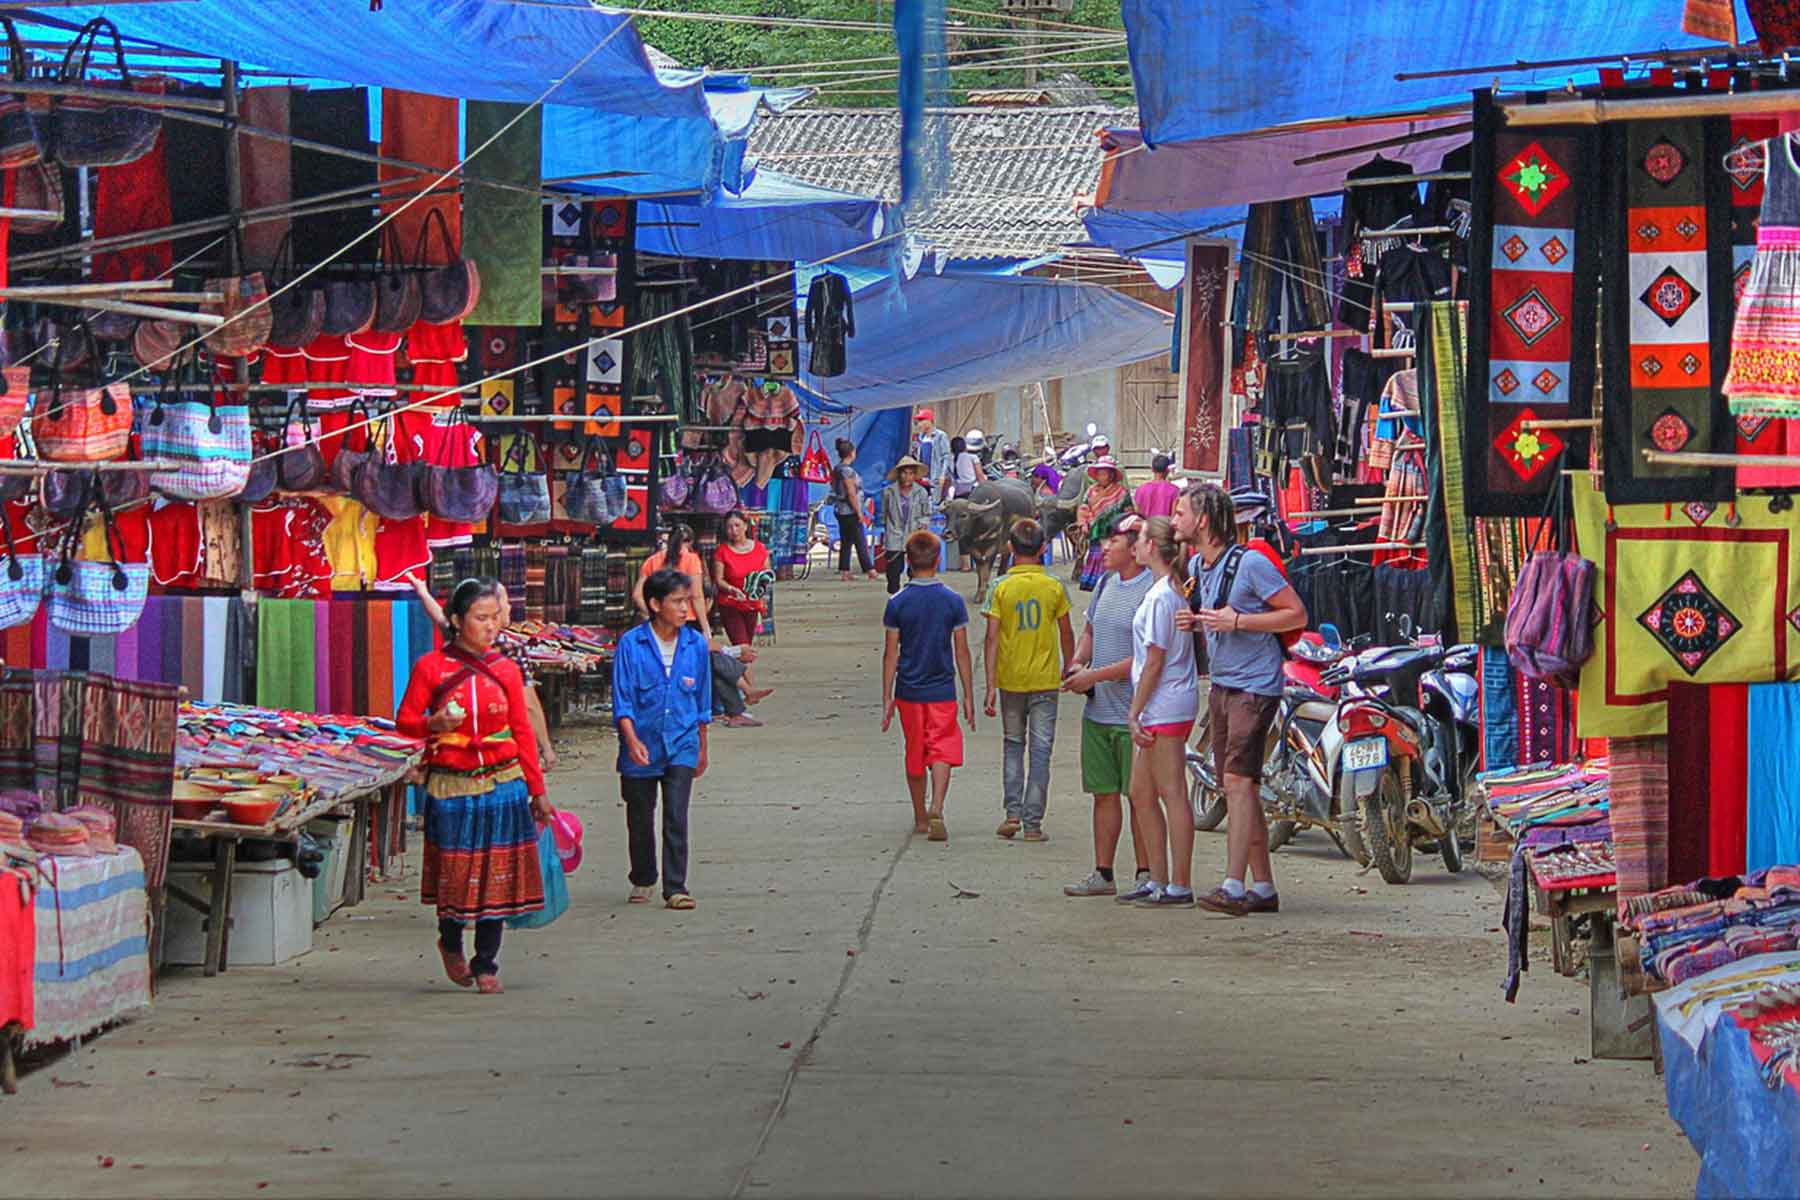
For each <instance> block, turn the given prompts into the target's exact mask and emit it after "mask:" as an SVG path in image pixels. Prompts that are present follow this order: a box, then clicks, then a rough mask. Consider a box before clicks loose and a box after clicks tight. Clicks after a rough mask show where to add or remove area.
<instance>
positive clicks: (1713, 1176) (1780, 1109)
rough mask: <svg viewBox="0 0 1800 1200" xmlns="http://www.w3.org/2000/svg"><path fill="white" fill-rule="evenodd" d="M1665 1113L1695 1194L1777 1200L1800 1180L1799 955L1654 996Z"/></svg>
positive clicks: (1753, 962) (1714, 974)
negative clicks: (1685, 1152)
mask: <svg viewBox="0 0 1800 1200" xmlns="http://www.w3.org/2000/svg"><path fill="white" fill-rule="evenodd" d="M1654 999H1655V1006H1656V1018H1657V1032H1658V1034H1659V1037H1660V1042H1661V1047H1662V1057H1663V1065H1664V1075H1663V1083H1664V1087H1665V1089H1666V1091H1667V1093H1668V1101H1669V1115H1670V1116H1671V1117H1673V1118H1674V1119H1675V1122H1676V1123H1677V1124H1678V1125H1680V1126H1681V1129H1682V1132H1683V1133H1685V1134H1686V1135H1687V1139H1688V1142H1689V1143H1690V1144H1692V1146H1693V1147H1694V1151H1695V1153H1697V1154H1698V1155H1699V1156H1700V1171H1699V1178H1698V1180H1697V1181H1696V1183H1695V1186H1694V1194H1695V1195H1696V1196H1698V1197H1714V1196H1782V1195H1788V1194H1790V1193H1792V1192H1793V1190H1794V1180H1795V1179H1797V1178H1800V1070H1796V1066H1795V1056H1796V1053H1797V1052H1800V951H1792V950H1790V951H1785V952H1781V953H1772V954H1757V955H1753V956H1751V957H1749V958H1744V959H1741V960H1739V961H1737V962H1733V963H1730V964H1728V965H1726V966H1723V967H1719V968H1716V969H1714V970H1711V971H1707V972H1704V973H1702V974H1699V975H1696V976H1694V977H1693V978H1691V979H1689V980H1687V981H1686V982H1684V983H1680V984H1677V985H1676V986H1674V987H1671V988H1669V989H1668V990H1666V991H1664V992H1662V993H1660V994H1658V995H1657V996H1656V997H1655V998H1654Z"/></svg>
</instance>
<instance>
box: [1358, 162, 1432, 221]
mask: <svg viewBox="0 0 1800 1200" xmlns="http://www.w3.org/2000/svg"><path fill="white" fill-rule="evenodd" d="M1412 173H1413V169H1412V168H1411V167H1410V166H1408V165H1407V164H1406V163H1403V162H1395V161H1394V160H1393V159H1391V158H1383V157H1381V155H1379V154H1377V155H1376V156H1375V157H1374V158H1372V159H1370V160H1369V161H1368V162H1366V163H1364V164H1363V165H1362V166H1360V167H1357V168H1356V169H1355V170H1353V171H1350V172H1349V173H1348V174H1346V175H1345V176H1344V182H1345V183H1349V182H1351V181H1352V180H1362V179H1407V178H1410V177H1411V176H1412ZM1418 208H1419V185H1418V184H1416V183H1387V184H1377V185H1374V186H1372V187H1346V188H1345V189H1344V229H1345V232H1346V233H1348V234H1349V235H1350V236H1351V237H1357V236H1359V235H1360V234H1361V233H1362V232H1363V231H1364V230H1365V229H1387V228H1389V227H1391V226H1392V225H1393V224H1394V223H1395V222H1396V221H1399V220H1400V219H1401V218H1403V217H1410V216H1414V215H1415V214H1416V213H1417V211H1418Z"/></svg>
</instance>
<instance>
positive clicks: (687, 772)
mask: <svg viewBox="0 0 1800 1200" xmlns="http://www.w3.org/2000/svg"><path fill="white" fill-rule="evenodd" d="M692 587H693V581H692V580H690V579H689V578H688V577H687V576H686V575H683V574H682V573H681V572H680V571H671V570H667V569H664V570H661V571H657V572H655V573H654V574H652V575H651V576H650V577H649V578H648V579H646V580H645V581H644V604H645V606H646V607H647V608H648V609H649V610H650V619H649V620H648V621H646V622H645V623H644V624H642V625H638V626H635V627H634V628H632V629H629V630H627V631H626V632H625V634H624V636H623V637H621V638H620V639H619V646H618V649H617V650H616V651H615V652H614V654H613V723H614V724H615V725H617V726H618V727H619V791H620V794H621V795H622V796H623V797H624V800H625V830H626V835H627V840H628V842H629V844H630V850H631V903H633V904H647V903H649V901H650V894H651V890H652V889H653V888H654V887H655V885H656V793H657V789H658V787H659V786H660V787H661V789H662V806H663V823H662V879H663V903H664V904H666V905H668V906H669V907H670V908H675V909H689V908H693V907H694V898H693V896H691V895H690V894H689V893H688V890H687V860H688V836H687V832H688V800H689V799H690V797H691V796H692V795H693V791H694V780H696V779H698V778H700V777H701V776H702V775H704V774H706V726H707V723H708V722H710V721H711V720H712V664H711V661H710V653H711V652H710V649H709V647H708V646H707V643H706V639H705V638H704V637H702V636H701V635H700V632H699V631H698V630H696V629H691V628H689V626H688V617H689V616H690V615H691V610H692V607H693V596H692V591H691V589H692Z"/></svg>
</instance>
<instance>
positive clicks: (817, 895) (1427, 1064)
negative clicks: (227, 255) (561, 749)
mask: <svg viewBox="0 0 1800 1200" xmlns="http://www.w3.org/2000/svg"><path fill="white" fill-rule="evenodd" d="M952 579H953V580H955V581H956V582H957V583H958V584H959V586H960V587H961V589H962V590H963V591H964V592H965V593H967V592H969V591H971V590H972V587H973V584H972V582H971V581H970V577H967V576H953V577H952ZM784 588H785V590H784V592H783V600H782V606H781V613H782V625H781V634H780V644H779V645H778V646H775V647H773V648H771V649H769V650H768V651H766V655H765V658H764V660H763V663H762V667H761V669H762V671H763V673H764V679H765V680H766V681H767V682H770V683H775V684H778V685H779V687H780V690H779V692H778V693H777V694H776V696H775V697H773V698H772V699H771V700H769V701H768V702H767V703H766V704H765V705H763V706H762V708H761V709H760V710H759V712H760V715H761V716H763V717H764V718H765V719H767V720H768V722H769V725H768V727H767V728H765V729H760V730H719V731H718V732H717V736H716V737H715V739H714V741H713V746H714V752H713V767H712V770H711V771H710V772H709V773H708V775H707V776H706V778H705V779H704V781H703V782H702V784H701V787H700V788H699V791H698V793H697V796H696V800H695V804H694V811H693V818H692V828H693V844H694V848H695V861H694V864H693V867H692V869H691V872H690V881H691V884H692V886H693V889H694V892H695V895H696V896H697V897H698V899H699V901H700V907H699V908H698V909H697V910H696V911H693V912H688V913H672V912H668V911H666V910H664V909H662V908H661V907H656V906H652V907H642V906H638V907H627V905H626V903H625V896H626V891H627V886H628V885H627V882H626V879H625V853H624V845H623V841H624V839H623V834H624V828H623V816H622V810H621V809H620V807H619V804H618V795H617V785H616V782H615V779H616V776H615V775H614V772H613V769H612V756H613V743H612V740H611V737H610V735H602V734H600V733H598V732H596V731H588V732H579V731H572V732H571V733H570V736H569V738H568V739H567V741H566V745H567V747H568V752H567V753H566V754H565V757H564V764H563V766H562V768H561V769H560V770H559V771H558V772H557V773H556V774H555V775H554V776H553V777H552V779H553V785H554V786H553V792H554V796H555V799H556V800H557V802H558V803H560V804H562V805H565V806H568V807H572V808H574V809H575V810H576V811H578V812H579V813H580V814H581V815H582V817H583V819H584V820H585V821H586V823H587V829H588V844H587V857H586V863H585V865H584V866H583V867H582V869H581V871H580V872H579V873H578V874H576V875H575V876H573V877H572V878H571V881H570V882H571V890H572V892H573V896H574V906H573V908H572V909H571V911H570V912H569V913H568V914H567V915H566V916H564V917H563V918H562V919H561V920H559V921H558V922H557V923H556V924H555V925H553V926H552V927H550V928H548V929H546V930H542V931H538V932H535V933H517V932H515V933H511V934H509V935H508V937H507V942H506V946H505V950H504V953H503V955H502V962H503V965H504V977H505V982H506V987H507V992H506V994H505V995H504V996H503V997H498V998H487V997H480V996H477V995H475V994H473V993H471V992H465V991H460V990H458V989H456V988H454V987H452V986H450V984H448V983H447V982H446V981H445V980H444V979H443V977H442V974H441V970H440V968H439V965H438V961H437V955H436V954H435V953H434V952H433V949H432V934H433V922H432V919H431V916H430V914H429V913H428V912H427V910H425V909H424V908H422V907H421V906H420V905H419V904H418V903H417V902H416V899H414V897H415V896H416V888H417V881H416V870H415V873H414V876H413V877H411V878H409V879H408V880H407V881H406V882H405V883H404V884H398V883H396V884H390V885H386V886H380V887H376V888H374V889H373V891H372V895H371V899H370V901H369V902H368V903H367V904H365V905H364V906H362V907H360V908H358V909H355V910H351V911H348V912H345V913H340V914H339V915H337V916H336V917H334V918H333V919H332V920H331V921H330V922H329V923H327V924H326V925H325V926H324V927H322V928H321V929H320V930H319V931H318V934H317V937H316V939H315V942H314V948H313V951H312V953H310V954H308V955H306V956H304V957H303V958H301V959H298V960H296V961H295V962H292V963H290V964H288V965H286V966H282V967H274V968H254V967H239V968H234V969H232V970H231V971H229V972H228V973H227V974H225V975H223V976H221V977H218V978H215V979H204V978H202V977H201V976H200V974H199V972H198V971H197V970H193V971H178V972H173V973H170V974H167V975H165V976H164V977H163V980H162V991H161V995H160V997H159V999H158V1002H157V1005H156V1008H155V1011H154V1012H153V1013H152V1014H151V1015H149V1016H146V1017H145V1018H143V1019H140V1020H137V1021H134V1022H132V1023H130V1024H128V1025H125V1026H123V1027H121V1028H119V1029H116V1030H114V1031H113V1032H111V1033H109V1034H107V1035H105V1036H104V1037H101V1038H99V1039H96V1040H94V1041H91V1042H89V1043H87V1044H86V1045H84V1046H83V1047H82V1049H81V1050H80V1051H78V1052H76V1053H72V1054H70V1055H68V1056H66V1057H64V1058H62V1059H60V1060H58V1061H56V1062H54V1063H52V1064H50V1065H49V1066H47V1067H44V1068H43V1069H40V1070H38V1071H37V1072H35V1073H34V1074H32V1075H30V1076H28V1077H27V1078H26V1080H25V1082H24V1086H23V1090H22V1091H21V1094H20V1095H18V1096H17V1097H8V1098H6V1099H5V1101H4V1102H3V1103H0V1113H5V1114H8V1115H9V1116H10V1119H9V1120H7V1121H6V1133H5V1134H4V1135H3V1137H0V1170H3V1171H4V1173H5V1176H6V1180H7V1183H6V1189H5V1190H6V1191H7V1192H8V1193H10V1194H12V1195H20V1196H26V1195H33V1196H36V1195H94V1196H100V1195H133V1196H152V1195H154V1196H213V1195H246V1196H247V1195H264V1194H266V1195H268V1196H280V1195H294V1196H300V1195H305V1196H351V1195H354V1196H377V1195H379V1196H398V1195H407V1196H448V1195H473V1194H480V1195H489V1196H492V1195H532V1196H549V1195H555V1196H578V1195H579V1196H585V1195H619V1196H641V1195H671V1196H713V1197H725V1196H777V1195H818V1196H828V1195H852V1194H856V1195H874V1194H881V1195H917V1194H932V1195H945V1196H960V1195H980V1196H995V1197H999V1196H1021V1195H1069V1196H1090V1195H1103V1194H1122V1195H1152V1194H1154V1195H1172V1194H1176V1193H1182V1194H1208V1195H1211V1194H1231V1195H1245V1194H1254V1195H1301V1194H1313V1193H1318V1192H1329V1193H1334V1194H1338V1193H1341V1194H1351V1195H1383V1196H1386V1195H1393V1194H1396V1193H1399V1192H1407V1193H1411V1194H1414V1195H1420V1196H1438V1195H1452V1194H1456V1195H1471V1196H1476V1195H1498V1194H1501V1193H1505V1194H1508V1195H1513V1196H1517V1195H1543V1196H1578V1195H1595V1196H1598V1195H1627V1194H1629V1195H1632V1196H1648V1195H1686V1194H1691V1192H1692V1189H1693V1186H1694V1174H1695V1159H1694V1156H1693V1154H1692V1152H1691V1151H1690V1150H1689V1149H1688V1146H1687V1144H1686V1142H1685V1141H1684V1140H1683V1138H1682V1136H1681V1134H1680V1132H1679V1130H1677V1129H1676V1128H1675V1126H1674V1125H1673V1124H1672V1123H1671V1122H1670V1121H1669V1119H1668V1117H1667V1114H1666V1111H1665V1108H1664V1102H1663V1098H1662V1085H1661V1082H1660V1080H1658V1079H1657V1078H1656V1077H1655V1076H1654V1075H1653V1074H1652V1072H1651V1069H1650V1066H1649V1064H1648V1063H1614V1062H1591V1061H1589V1060H1588V1034H1587V1017H1586V1008H1587V993H1586V984H1585V983H1584V982H1579V981H1570V980H1564V979H1561V978H1558V977H1557V976H1556V975H1554V974H1553V973H1552V972H1551V971H1550V970H1549V967H1548V964H1547V963H1544V962H1542V961H1539V962H1538V963H1537V964H1536V969H1535V970H1533V971H1532V972H1531V974H1529V975H1528V976H1527V977H1526V979H1525V982H1524V985H1523V988H1522V991H1521V993H1520V999H1519V1003H1518V1004H1516V1005H1511V1006H1509V1005H1506V1004H1504V1003H1502V1001H1501V996H1500V981H1501V977H1502V974H1503V973H1504V969H1505V963H1506V948H1505V942H1504V939H1503V937H1502V935H1501V933H1500V930H1499V928H1498V926H1499V923H1500V898H1499V895H1498V893H1497V892H1496V891H1495V890H1494V889H1493V887H1492V886H1491V885H1490V884H1488V883H1487V882H1486V881H1484V880H1482V879H1481V878H1479V877H1478V876H1476V875H1475V874H1474V873H1473V872H1470V873H1467V874H1464V875H1462V876H1460V877H1456V878H1452V877H1450V876H1448V875H1446V874H1445V873H1444V872H1443V871H1442V869H1441V867H1432V866H1428V865H1427V864H1426V863H1424V862H1423V861H1421V863H1420V864H1419V866H1418V868H1417V869H1416V873H1415V875H1414V882H1413V884H1412V885H1410V886H1408V887H1404V888H1393V887H1387V886H1384V885H1383V884H1382V883H1381V882H1380V880H1379V878H1378V877H1376V876H1374V875H1362V874H1359V873H1358V871H1357V869H1356V868H1355V867H1354V866H1353V865H1352V864H1351V863H1349V862H1347V861H1346V860H1344V859H1343V858H1341V857H1340V856H1339V855H1338V854H1337V852H1336V851H1335V850H1334V849H1333V848H1332V847H1331V846H1330V845H1329V843H1327V842H1326V841H1325V840H1324V838H1323V837H1321V836H1319V835H1317V834H1314V835H1303V836H1302V837H1301V838H1300V839H1299V840H1298V841H1297V842H1296V843H1295V844H1294V845H1293V846H1291V847H1289V848H1288V849H1285V850H1283V851H1281V852H1280V853H1279V854H1278V855H1277V858H1276V865H1277V870H1278V873H1279V883H1280V885H1281V894H1282V902H1283V905H1284V908H1283V912H1282V913H1281V915H1280V916H1278V917H1260V918H1253V919H1249V920H1243V921H1232V920H1230V919H1227V918H1220V917H1212V916H1208V915H1205V914H1201V913H1197V912H1157V911H1142V910H1136V909H1129V908H1124V909H1122V908H1120V907H1118V906H1116V905H1114V904H1113V903H1112V902H1110V901H1107V900H1071V899H1066V898H1064V897H1063V896H1062V894H1061V886H1062V884H1064V883H1065V882H1069V881H1071V880H1073V879H1076V878H1079V877H1081V876H1082V875H1084V874H1085V873H1086V872H1087V870H1088V868H1089V867H1090V865H1091V861H1092V857H1091V840H1090V835H1089V825H1088V806H1087V803H1086V801H1085V798H1084V797H1083V796H1081V795H1080V793H1079V790H1078V789H1079V773H1078V769H1077V763H1078V755H1077V750H1078V742H1079V737H1078V729H1079V726H1078V721H1079V713H1080V709H1079V702H1078V701H1076V700H1074V699H1070V700H1067V701H1066V702H1065V704H1064V710H1063V713H1062V722H1061V728H1060V731H1059V732H1060V736H1059V739H1058V742H1057V749H1056V764H1055V770H1056V776H1055V782H1054V784H1053V787H1052V796H1051V804H1050V812H1049V818H1048V821H1047V823H1046V829H1047V830H1048V832H1049V833H1050V835H1051V840H1050V841H1049V842H1048V843H1046V844H1043V845H1024V844H1013V843H1009V842H1003V841H1000V840H998V839H996V838H995V837H994V835H993V832H992V830H993V826H994V824H995V822H996V821H997V820H998V818H999V813H1000V801H999V792H998V788H999V779H1000V742H999V733H998V730H997V728H996V727H995V726H994V725H993V723H991V722H983V724H982V728H981V730H980V732H979V733H978V734H977V735H976V736H975V737H974V738H973V739H972V741H971V742H970V756H969V763H970V765H969V766H968V767H967V768H965V769H964V770H963V771H961V772H959V773H958V774H957V777H956V782H955V785H954V787H953V789H952V792H951V798H950V805H949V812H948V815H949V824H950V829H951V840H950V842H949V843H948V844H947V845H938V844H933V843H929V842H927V841H925V839H924V838H923V837H917V838H915V837H913V836H912V834H911V832H910V830H911V821H910V815H909V808H908V805H907V803H906V800H905V788H904V785H903V783H902V780H901V775H900V765H899V759H900V751H899V743H898V740H897V738H898V730H896V731H895V735H894V736H893V737H886V738H884V737H883V736H882V734H881V733H880V732H879V703H880V655H879V644H880V610H881V605H882V602H883V599H884V597H883V595H882V590H881V587H880V585H879V584H877V583H866V582H859V583H856V584H848V585H847V584H840V583H838V582H836V580H835V579H828V580H826V581H819V580H817V579H815V580H814V581H813V582H812V583H796V584H789V585H784ZM977 662H979V658H978V659H977ZM978 669H979V668H978ZM1129 853H1130V852H1129V850H1128V849H1127V850H1125V851H1123V852H1122V861H1124V862H1126V863H1127V864H1128V863H1129V861H1130V859H1129ZM1223 854H1224V843H1223V838H1222V836H1219V835H1211V834H1202V835H1200V842H1199V850H1198V853H1197V863H1196V879H1197V880H1199V881H1201V883H1202V884H1203V885H1207V884H1210V882H1212V881H1213V880H1215V879H1216V877H1217V876H1218V875H1219V874H1220V873H1221V868H1222V865H1223ZM412 865H413V866H414V867H415V868H416V862H415V863H414V864H412ZM958 887H960V888H962V889H966V890H969V891H973V892H977V893H979V895H978V896H976V897H974V898H958V897H957V889H958Z"/></svg>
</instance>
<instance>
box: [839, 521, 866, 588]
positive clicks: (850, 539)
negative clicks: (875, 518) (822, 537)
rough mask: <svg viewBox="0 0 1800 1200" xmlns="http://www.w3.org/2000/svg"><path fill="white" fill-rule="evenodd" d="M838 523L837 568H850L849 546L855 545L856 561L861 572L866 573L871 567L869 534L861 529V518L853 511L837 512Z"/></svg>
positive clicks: (843, 569) (841, 569)
mask: <svg viewBox="0 0 1800 1200" xmlns="http://www.w3.org/2000/svg"><path fill="white" fill-rule="evenodd" d="M837 523H838V570H840V571H848V570H849V569H850V548H851V547H852V546H854V547H856V562H857V565H858V569H859V570H861V571H862V573H863V574H865V575H866V574H868V573H869V572H870V571H871V570H873V567H872V566H871V565H870V562H869V535H868V533H867V532H866V531H864V529H863V523H862V518H861V517H859V516H857V515H856V514H855V513H839V514H837Z"/></svg>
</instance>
